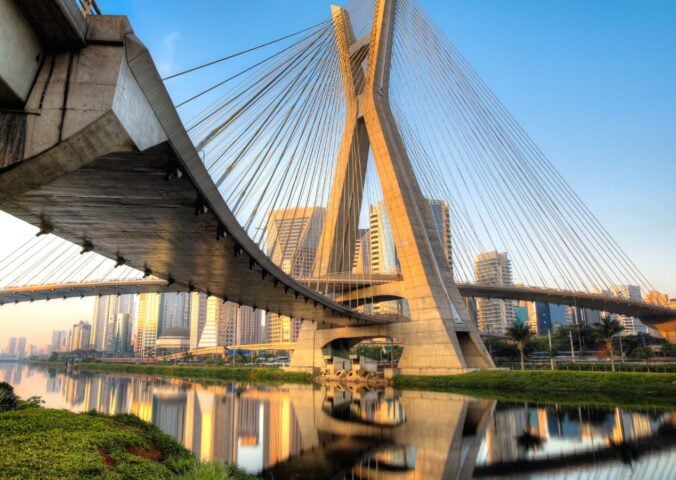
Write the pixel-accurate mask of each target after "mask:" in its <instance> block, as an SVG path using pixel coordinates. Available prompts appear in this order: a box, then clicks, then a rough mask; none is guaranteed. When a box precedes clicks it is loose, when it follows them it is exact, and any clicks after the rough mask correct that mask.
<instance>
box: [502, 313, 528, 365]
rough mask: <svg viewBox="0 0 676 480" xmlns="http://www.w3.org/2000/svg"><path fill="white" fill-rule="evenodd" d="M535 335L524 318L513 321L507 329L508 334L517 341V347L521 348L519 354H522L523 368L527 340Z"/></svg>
mask: <svg viewBox="0 0 676 480" xmlns="http://www.w3.org/2000/svg"><path fill="white" fill-rule="evenodd" d="M532 335H533V332H531V331H530V327H529V326H528V324H527V323H526V322H524V321H523V320H521V319H519V320H515V321H514V323H512V326H511V327H509V328H508V329H507V336H508V337H509V338H511V339H512V340H514V341H515V342H516V348H518V349H519V354H520V355H521V370H524V368H525V367H524V359H525V355H524V350H525V348H526V342H527V341H528V339H529V338H530V337H531V336H532Z"/></svg>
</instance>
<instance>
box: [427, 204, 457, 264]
mask: <svg viewBox="0 0 676 480" xmlns="http://www.w3.org/2000/svg"><path fill="white" fill-rule="evenodd" d="M429 202H430V207H432V216H433V217H434V225H435V226H436V227H437V233H438V234H439V240H441V247H442V248H443V250H444V256H445V257H446V260H447V261H448V265H449V266H450V267H451V273H453V254H452V250H451V212H450V209H449V208H448V202H446V201H445V200H430V201H429Z"/></svg>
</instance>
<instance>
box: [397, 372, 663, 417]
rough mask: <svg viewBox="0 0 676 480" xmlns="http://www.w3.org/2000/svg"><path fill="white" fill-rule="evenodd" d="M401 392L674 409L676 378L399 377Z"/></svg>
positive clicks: (590, 374) (598, 374) (597, 375)
mask: <svg viewBox="0 0 676 480" xmlns="http://www.w3.org/2000/svg"><path fill="white" fill-rule="evenodd" d="M394 385H395V386H396V387H397V388H401V389H415V390H435V391H446V392H458V393H465V394H468V395H472V396H475V397H483V398H494V399H497V400H504V401H529V402H542V403H548V402H552V403H571V404H577V405H614V406H625V407H656V408H674V407H676V374H673V373H625V372H572V371H542V372H540V371H527V372H516V371H505V372H472V373H467V374H464V375H453V376H443V377H442V376H438V377H417V376H398V377H395V379H394Z"/></svg>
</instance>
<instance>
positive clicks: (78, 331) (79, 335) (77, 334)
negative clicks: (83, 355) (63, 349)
mask: <svg viewBox="0 0 676 480" xmlns="http://www.w3.org/2000/svg"><path fill="white" fill-rule="evenodd" d="M91 335H92V326H91V325H90V324H89V323H86V322H83V321H80V323H76V324H75V325H73V328H72V329H71V335H70V344H69V346H68V350H70V351H71V352H72V351H74V350H91V349H92V348H93V346H92V344H91Z"/></svg>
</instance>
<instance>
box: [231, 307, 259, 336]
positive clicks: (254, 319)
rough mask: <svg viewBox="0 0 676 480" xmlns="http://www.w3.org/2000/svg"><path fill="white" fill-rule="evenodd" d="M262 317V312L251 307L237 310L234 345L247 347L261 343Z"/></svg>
mask: <svg viewBox="0 0 676 480" xmlns="http://www.w3.org/2000/svg"><path fill="white" fill-rule="evenodd" d="M262 317H263V312H262V311H260V310H254V309H253V308H251V307H245V306H242V307H239V309H238V310H237V324H238V325H237V331H238V332H237V333H238V335H237V338H236V343H238V344H240V345H249V344H252V343H262V338H261V331H262Z"/></svg>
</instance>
